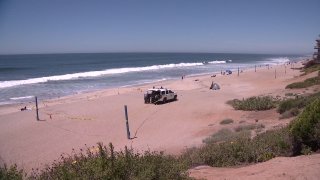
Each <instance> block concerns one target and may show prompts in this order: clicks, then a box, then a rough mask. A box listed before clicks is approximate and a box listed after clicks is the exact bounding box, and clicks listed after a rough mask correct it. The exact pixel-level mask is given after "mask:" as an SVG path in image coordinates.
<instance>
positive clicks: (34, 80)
mask: <svg viewBox="0 0 320 180" xmlns="http://www.w3.org/2000/svg"><path fill="white" fill-rule="evenodd" d="M202 65H203V63H179V64H164V65H153V66H145V67H131V68H114V69H106V70H102V71H89V72H80V73H73V74H64V75H56V76H48V77H39V78H31V79H26V80H12V81H0V88H8V87H13V86H19V85H26V84H37V83H45V82H48V81H62V80H72V79H80V78H90V77H99V76H103V75H111V74H123V73H129V72H141V71H152V70H159V69H167V68H179V67H190V66H202Z"/></svg>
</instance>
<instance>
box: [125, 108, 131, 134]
mask: <svg viewBox="0 0 320 180" xmlns="http://www.w3.org/2000/svg"><path fill="white" fill-rule="evenodd" d="M124 112H125V116H126V127H127V138H128V139H130V129H129V121H128V109H127V105H124Z"/></svg>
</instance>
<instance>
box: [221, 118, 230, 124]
mask: <svg viewBox="0 0 320 180" xmlns="http://www.w3.org/2000/svg"><path fill="white" fill-rule="evenodd" d="M231 123H233V120H232V119H229V118H227V119H224V120H222V121H221V122H220V124H231Z"/></svg>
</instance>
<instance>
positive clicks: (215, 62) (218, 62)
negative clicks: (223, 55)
mask: <svg viewBox="0 0 320 180" xmlns="http://www.w3.org/2000/svg"><path fill="white" fill-rule="evenodd" d="M208 63H209V64H224V63H227V62H226V61H209V62H208Z"/></svg>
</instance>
